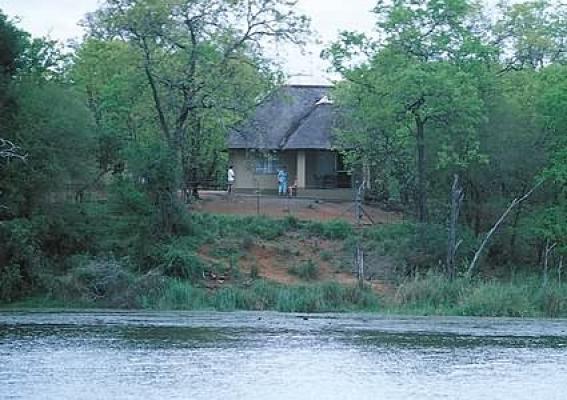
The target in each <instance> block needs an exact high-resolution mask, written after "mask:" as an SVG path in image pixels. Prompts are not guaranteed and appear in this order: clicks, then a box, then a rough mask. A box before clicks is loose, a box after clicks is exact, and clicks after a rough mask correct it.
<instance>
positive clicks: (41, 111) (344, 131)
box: [0, 0, 567, 316]
mask: <svg viewBox="0 0 567 400" xmlns="http://www.w3.org/2000/svg"><path fill="white" fill-rule="evenodd" d="M205 3H207V5H208V4H209V3H210V2H204V1H203V2H199V1H197V2H195V1H179V2H167V1H155V0H124V1H121V2H116V1H103V2H101V5H100V7H99V9H98V10H97V11H96V12H95V13H93V14H92V15H90V16H89V17H88V18H87V19H86V25H87V35H86V38H85V40H84V41H83V42H82V43H80V44H78V45H77V46H76V47H75V48H74V49H71V50H70V49H64V48H63V46H62V45H61V44H59V43H56V42H54V41H50V40H46V39H32V38H31V37H30V35H29V34H27V33H26V32H24V31H22V30H20V29H19V28H18V27H17V26H16V23H15V22H13V21H12V20H10V18H9V17H7V16H5V15H4V14H2V13H1V12H0V39H1V40H0V47H1V49H0V50H1V55H2V56H1V57H0V303H2V304H8V305H9V304H18V302H21V301H26V300H29V299H41V300H40V304H63V305H73V306H88V307H124V308H157V309H169V308H182V309H203V308H204V309H219V310H230V309H276V310H282V311H313V312H315V311H336V310H377V311H383V312H390V311H391V312H410V313H421V314H457V315H506V316H566V311H565V307H566V305H565V302H566V290H565V284H564V283H562V281H563V279H564V277H563V276H562V273H563V265H564V264H565V255H566V254H567V223H566V222H565V221H567V135H566V133H567V119H566V116H567V95H566V94H567V66H566V64H567V59H566V54H567V52H566V51H565V50H566V49H565V40H564V32H565V29H566V26H565V24H566V21H567V18H566V17H565V16H566V9H565V7H564V6H561V5H559V4H556V3H555V2H548V1H545V0H543V1H533V2H526V3H523V4H513V5H506V4H502V5H501V6H499V9H498V10H497V12H496V14H494V15H492V16H491V18H488V19H487V18H486V17H485V13H483V10H482V9H481V7H480V5H478V4H477V3H476V2H472V1H469V0H455V1H451V2H443V1H429V0H417V1H405V0H400V1H396V2H393V3H392V4H388V5H385V4H380V5H379V6H377V7H376V8H375V10H374V11H373V12H374V13H375V15H376V18H377V25H376V28H377V29H378V34H377V35H363V34H360V35H359V34H356V33H352V32H349V33H343V34H342V35H341V36H340V39H339V40H338V41H337V42H336V43H335V44H333V45H332V46H331V47H330V48H329V49H328V51H327V52H326V56H327V57H328V59H329V60H330V61H331V62H332V65H333V67H334V68H335V69H336V71H337V72H338V73H340V74H342V76H343V77H344V78H345V79H343V80H342V81H341V82H340V83H339V84H338V85H337V86H336V88H335V91H334V93H333V102H334V104H335V107H336V109H337V112H338V117H339V118H338V120H339V122H340V126H339V129H338V131H337V132H336V133H337V139H338V142H337V146H338V148H339V150H340V149H341V148H342V151H343V153H344V155H345V156H346V161H347V163H348V165H349V166H350V167H351V168H352V169H353V171H355V172H357V171H358V172H360V175H361V176H362V175H363V176H364V177H365V178H366V181H367V184H368V186H369V187H368V190H367V191H366V197H367V199H368V200H371V201H376V202H379V203H381V204H383V205H384V206H386V207H395V208H396V209H397V210H399V211H400V212H402V213H403V214H404V218H405V219H406V222H404V223H400V224H394V225H388V226H378V227H374V228H369V229H364V230H353V229H352V227H350V226H349V225H348V224H345V223H341V222H328V223H318V222H304V221H298V220H296V219H293V218H288V219H285V220H279V221H275V220H270V219H266V218H229V217H222V216H212V215H200V214H195V213H192V212H191V211H190V210H189V209H188V205H187V204H186V203H185V200H187V198H184V199H181V198H180V197H181V196H180V193H183V194H184V197H187V196H186V195H187V194H189V193H194V192H196V191H197V189H198V187H199V184H200V182H205V181H210V180H214V179H215V177H216V176H219V173H220V174H221V176H223V174H224V171H225V167H226V165H227V162H228V160H227V158H226V153H225V152H223V150H225V138H226V134H227V132H228V130H229V128H231V127H233V126H235V125H236V124H238V123H239V122H241V121H242V120H244V119H245V118H246V117H247V115H249V113H250V112H251V111H252V110H254V108H255V105H256V104H257V103H258V102H260V101H262V99H264V98H265V97H266V96H268V95H269V94H270V93H271V90H272V88H273V87H274V86H277V85H278V84H279V83H281V74H280V71H278V69H277V67H276V65H275V64H274V63H272V62H271V61H270V60H268V59H266V57H265V56H264V52H263V51H262V48H261V44H262V43H263V42H264V41H263V40H262V36H265V35H267V36H268V37H270V38H271V39H274V40H276V39H277V40H286V41H291V42H294V43H301V42H303V40H304V39H305V38H306V37H308V25H309V21H308V19H307V18H305V17H304V16H301V15H298V14H297V13H296V11H295V9H294V8H293V7H292V4H291V3H290V2H289V1H287V0H270V1H264V0H249V1H225V0H215V4H216V5H217V6H218V7H208V8H209V9H210V13H208V12H207V13H202V9H201V8H200V7H201V6H203V5H204V4H205ZM179 15H187V16H190V17H188V18H187V19H185V18H179ZM246 15H247V16H248V17H249V18H246V17H243V16H246ZM274 15H275V16H277V18H272V17H273V16H274ZM256 18H257V20H256ZM238 23H241V24H248V26H244V25H235V24H238ZM274 35H275V37H274ZM373 37H378V38H380V40H379V41H375V40H374V39H372V38H373ZM424 38H425V39H426V40H424ZM223 180H224V179H223ZM519 199H522V201H519ZM523 200H525V201H523ZM448 231H449V232H448ZM290 235H293V237H294V239H293V240H294V242H293V243H294V244H295V245H298V243H300V242H301V240H311V241H318V240H319V241H322V240H325V241H328V242H329V243H332V248H324V249H323V248H322V249H321V254H320V255H318V256H317V257H314V256H313V254H310V258H306V259H303V260H299V257H298V256H297V255H296V254H297V252H298V250H297V249H294V248H286V245H283V244H281V243H282V242H284V241H286V240H290ZM488 239H490V240H488ZM484 244H486V245H484ZM264 245H265V246H272V247H278V246H279V247H281V248H280V255H281V257H282V258H287V259H289V260H292V261H293V262H295V261H296V260H297V261H298V262H297V264H296V265H288V266H287V267H286V271H287V272H284V274H285V273H287V274H289V277H290V280H293V282H294V283H293V284H287V285H283V284H282V283H274V282H271V281H270V280H269V279H268V278H269V277H266V276H263V272H264V271H263V269H262V266H261V265H258V264H254V263H252V264H247V265H244V264H243V257H244V256H245V255H246V254H250V253H252V252H253V251H254V250H258V246H264ZM357 246H360V247H361V248H362V249H363V250H364V254H365V270H366V275H367V276H366V277H367V278H368V279H374V280H380V281H384V282H386V283H387V289H388V290H380V291H375V290H372V289H370V288H369V289H357V288H354V285H352V287H350V286H348V285H340V284H338V283H329V282H325V279H326V278H325V271H327V272H328V269H329V268H335V269H336V270H337V271H342V273H345V271H349V270H350V268H351V266H352V259H353V250H354V249H355V248H356V247H357ZM204 248H208V249H209V250H210V251H208V252H204V250H203V249H204ZM481 250H482V251H481ZM323 266H325V268H323ZM286 277H288V276H287V275H286ZM34 301H38V300H34Z"/></svg>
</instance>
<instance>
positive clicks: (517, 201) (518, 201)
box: [467, 180, 543, 276]
mask: <svg viewBox="0 0 567 400" xmlns="http://www.w3.org/2000/svg"><path fill="white" fill-rule="evenodd" d="M542 184H543V180H540V181H539V182H538V183H536V184H535V185H534V186H533V187H532V188H531V189H530V190H529V191H528V192H527V193H525V194H524V195H523V196H522V197H519V198H518V197H516V198H515V199H514V200H512V202H511V203H510V205H509V206H508V208H507V209H506V211H504V213H503V214H502V215H501V216H500V218H499V219H498V221H496V223H495V224H494V226H493V227H492V228H491V229H490V231H488V233H487V234H486V237H485V238H484V240H483V241H482V243H481V244H480V247H479V248H478V250H477V251H476V253H475V254H474V258H473V260H472V261H471V263H470V265H469V269H468V270H467V276H471V275H472V273H473V271H474V269H475V267H476V264H477V263H478V260H479V259H480V256H481V254H482V252H483V251H484V248H485V247H486V245H487V244H488V242H489V241H490V238H491V237H492V235H494V233H495V232H496V231H497V230H498V228H499V227H500V225H501V224H502V222H504V220H505V219H506V217H507V216H508V214H510V212H511V211H512V210H513V209H514V208H515V207H516V206H518V205H519V204H521V203H522V202H523V201H525V200H527V198H528V197H530V196H531V195H532V193H533V192H535V191H536V189H537V188H539V187H540V186H541V185H542Z"/></svg>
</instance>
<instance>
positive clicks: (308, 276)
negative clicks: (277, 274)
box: [289, 260, 319, 281]
mask: <svg viewBox="0 0 567 400" xmlns="http://www.w3.org/2000/svg"><path fill="white" fill-rule="evenodd" d="M289 273H290V274H292V275H295V276H297V277H298V278H300V279H303V280H306V281H314V280H316V279H317V278H318V277H319V266H318V265H317V264H315V263H314V262H313V261H312V260H308V261H305V262H304V263H302V264H300V265H297V266H293V267H291V268H289Z"/></svg>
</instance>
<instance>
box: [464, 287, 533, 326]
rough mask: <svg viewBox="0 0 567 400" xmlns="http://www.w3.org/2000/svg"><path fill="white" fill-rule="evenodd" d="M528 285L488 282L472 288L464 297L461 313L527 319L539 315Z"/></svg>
mask: <svg viewBox="0 0 567 400" xmlns="http://www.w3.org/2000/svg"><path fill="white" fill-rule="evenodd" d="M532 293H533V290H530V288H529V286H527V285H514V284H510V283H500V282H488V283H481V284H479V285H477V286H476V287H474V288H472V290H470V291H469V292H468V293H467V295H466V296H463V298H462V301H461V305H460V307H459V313H461V314H464V315H472V316H484V317H526V316H533V315H535V314H536V313H537V309H536V304H535V303H534V297H533V295H532Z"/></svg>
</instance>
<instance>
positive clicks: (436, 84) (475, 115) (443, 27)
mask: <svg viewBox="0 0 567 400" xmlns="http://www.w3.org/2000/svg"><path fill="white" fill-rule="evenodd" d="M374 13H375V15H376V18H377V23H376V32H375V35H365V34H361V33H353V32H344V33H343V34H342V35H341V37H340V40H339V41H337V42H336V43H335V44H333V45H332V46H331V47H330V48H329V49H328V50H326V51H325V56H326V57H327V58H328V59H329V60H330V61H331V62H332V64H333V68H334V69H335V70H336V71H337V72H339V73H341V75H342V77H343V78H344V79H343V80H342V81H341V82H340V83H339V84H338V85H337V88H336V91H335V97H336V99H335V100H336V101H337V103H339V104H340V106H341V107H342V118H341V120H342V122H341V128H340V129H339V132H338V133H337V136H338V138H339V141H340V143H341V146H342V147H343V148H344V149H345V150H344V151H345V153H346V154H347V156H348V159H349V160H350V162H351V164H352V165H353V166H354V167H355V168H357V167H358V168H360V169H362V170H363V172H364V175H365V178H366V181H367V184H368V187H369V189H370V190H369V194H370V197H372V198H373V199H377V200H379V201H382V202H384V203H399V204H400V203H401V204H402V205H403V206H404V207H405V209H406V210H408V211H411V212H413V213H414V215H415V216H416V218H417V220H418V221H419V222H421V223H429V224H443V225H447V222H446V221H447V219H448V215H449V210H448V208H449V201H448V200H449V198H450V191H451V187H452V183H453V182H454V176H455V175H456V176H458V178H459V183H460V184H461V185H462V189H461V190H462V192H463V193H464V200H463V201H462V213H461V216H460V219H459V222H460V225H461V228H460V230H461V232H460V233H459V235H460V239H463V238H464V237H465V236H467V235H468V232H469V231H470V232H472V233H473V234H474V236H476V237H477V238H478V242H479V243H480V242H481V241H482V239H483V238H485V237H486V236H487V233H488V232H489V230H490V229H491V227H493V225H494V224H495V223H496V222H497V221H498V220H499V218H500V216H502V215H503V216H505V217H506V218H505V220H503V223H502V224H501V225H497V228H499V229H500V231H501V232H499V235H496V236H489V239H491V240H494V241H496V244H494V245H492V246H490V244H493V243H492V242H487V247H488V261H489V264H491V265H493V266H495V265H496V266H506V265H541V263H543V262H544V261H543V259H544V258H546V259H547V258H549V257H552V258H553V260H552V261H551V260H548V261H545V262H549V263H551V262H553V264H554V265H555V266H557V265H559V264H561V263H562V260H563V257H564V256H565V253H566V251H567V249H566V239H567V237H566V236H565V227H566V226H567V218H566V215H567V214H566V207H567V204H566V194H567V191H566V188H567V187H566V181H565V176H564V172H565V166H566V165H567V164H566V161H567V160H566V158H565V151H566V149H567V143H566V142H565V140H566V138H567V121H566V120H565V116H566V115H567V108H566V102H565V99H566V91H565V79H566V77H567V64H566V63H567V58H566V57H567V56H566V50H567V43H566V42H565V32H566V29H567V18H566V15H567V14H566V13H567V10H566V7H565V6H564V5H563V6H562V5H556V3H552V2H547V1H539V0H538V1H533V2H525V3H522V4H514V5H511V6H508V5H500V6H499V8H498V9H497V10H496V12H492V13H488V11H487V10H483V9H482V8H481V6H480V5H479V4H478V3H476V2H473V1H469V0H451V1H439V0H418V1H406V0H395V1H392V2H379V3H378V5H377V6H376V8H375V9H374ZM489 14H492V15H489ZM542 182H543V184H541V183H542ZM534 187H535V188H536V189H535V190H534V191H533V192H531V191H530V190H531V189H532V188H534ZM528 193H530V196H529V197H526V198H525V201H524V200H521V201H520V199H522V196H524V195H525V194H528ZM514 199H518V201H517V202H515V203H513V201H514ZM511 204H513V206H512V207H511V209H510V211H509V212H508V213H505V211H507V208H508V207H509V205H511ZM416 240H417V241H420V240H421V241H429V240H430V237H422V238H417V239H416ZM415 245H416V246H421V245H420V244H419V243H415ZM552 247H553V251H550V248H552ZM481 250H482V249H481ZM458 251H459V254H460V262H461V264H462V267H463V269H464V266H465V264H466V261H467V259H469V261H470V258H472V256H473V251H471V250H469V251H465V249H463V248H461V249H459V250H458ZM475 262H476V260H475ZM475 267H476V265H475V263H474V262H473V263H471V267H470V268H469V270H470V272H476V268H475Z"/></svg>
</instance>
